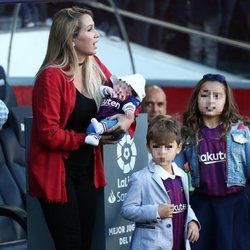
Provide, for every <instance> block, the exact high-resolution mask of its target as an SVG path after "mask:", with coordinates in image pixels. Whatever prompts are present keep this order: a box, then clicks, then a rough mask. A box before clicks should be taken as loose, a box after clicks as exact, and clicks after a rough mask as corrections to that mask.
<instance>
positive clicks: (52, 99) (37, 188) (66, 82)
mask: <svg viewBox="0 0 250 250" xmlns="http://www.w3.org/2000/svg"><path fill="white" fill-rule="evenodd" d="M96 60H97V62H98V64H99V65H100V67H101V69H102V71H103V72H104V74H105V75H106V77H107V79H109V78H110V76H111V73H110V72H109V70H108V69H107V68H106V67H105V66H104V65H103V64H102V63H101V62H100V60H99V59H98V58H97V57H96ZM75 100H76V88H75V86H74V84H73V82H72V81H71V80H70V78H69V77H67V76H66V75H65V74H63V73H62V71H61V70H59V69H57V68H48V69H45V70H44V71H43V72H42V73H41V74H40V75H39V76H38V78H37V80H36V82H35V85H34V89H33V100H32V104H33V122H32V131H31V140H30V149H29V152H28V178H29V181H28V183H29V190H28V192H29V194H30V195H32V196H35V197H39V198H45V199H46V200H47V201H51V202H67V194H66V188H65V168H64V161H63V158H67V157H68V155H69V152H70V151H73V150H76V149H78V148H79V146H81V145H82V144H84V141H85V136H86V135H85V134H84V133H75V132H74V131H68V130H65V129H64V128H65V126H66V123H67V121H68V118H69V116H70V114H71V112H72V111H73V109H74V105H75ZM86 108H87V107H86ZM94 157H95V159H94V162H95V164H94V184H95V187H96V188H99V187H103V186H105V185H106V181H105V176H104V167H103V162H102V154H101V148H100V146H98V147H94Z"/></svg>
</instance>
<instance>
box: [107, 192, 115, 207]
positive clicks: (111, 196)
mask: <svg viewBox="0 0 250 250" xmlns="http://www.w3.org/2000/svg"><path fill="white" fill-rule="evenodd" d="M108 201H109V203H111V204H112V203H114V202H115V201H116V197H115V195H114V192H113V190H112V189H111V191H110V195H109V197H108Z"/></svg>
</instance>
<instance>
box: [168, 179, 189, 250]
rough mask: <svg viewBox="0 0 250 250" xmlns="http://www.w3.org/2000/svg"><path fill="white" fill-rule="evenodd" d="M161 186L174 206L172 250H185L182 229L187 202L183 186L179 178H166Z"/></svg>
mask: <svg viewBox="0 0 250 250" xmlns="http://www.w3.org/2000/svg"><path fill="white" fill-rule="evenodd" d="M163 184H164V186H165V188H166V191H167V193H168V195H169V198H170V200H171V204H174V213H173V218H172V223H173V236H174V237H173V238H174V239H173V248H172V250H183V249H185V241H184V229H185V228H184V227H185V220H186V214H187V201H186V198H185V195H184V190H183V185H182V181H181V177H180V176H174V179H172V178H167V179H166V180H163Z"/></svg>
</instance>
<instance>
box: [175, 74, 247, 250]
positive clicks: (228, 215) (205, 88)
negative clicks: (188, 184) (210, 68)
mask: <svg viewBox="0 0 250 250" xmlns="http://www.w3.org/2000/svg"><path fill="white" fill-rule="evenodd" d="M182 133H183V136H184V138H185V148H184V151H183V155H182V156H184V157H183V158H182V160H183V159H185V160H186V161H187V162H188V164H189V166H190V169H191V176H192V185H193V187H195V191H194V193H193V195H192V198H191V204H192V207H193V209H194V211H195V213H196V215H197V218H198V220H199V221H200V223H201V232H200V239H199V241H198V242H196V243H194V244H193V246H192V249H194V250H197V249H199V250H222V249H225V250H247V249H250V231H249V218H248V198H247V196H246V193H245V185H246V180H247V178H249V175H250V134H249V129H248V127H247V126H246V121H245V122H244V120H243V118H242V117H241V116H240V115H239V113H238V110H237V108H236V105H235V101H234V98H233V94H232V90H231V88H230V87H229V85H228V83H227V81H226V79H225V77H224V76H222V75H214V74H207V75H204V76H203V78H202V79H201V80H200V81H199V82H198V84H197V85H196V87H195V89H194V91H193V93H192V95H191V98H190V101H189V105H188V108H187V111H186V112H185V113H184V115H183V128H182ZM179 161H180V158H179ZM177 162H178V160H177ZM183 163H184V162H182V164H183ZM179 166H181V165H180V162H179Z"/></svg>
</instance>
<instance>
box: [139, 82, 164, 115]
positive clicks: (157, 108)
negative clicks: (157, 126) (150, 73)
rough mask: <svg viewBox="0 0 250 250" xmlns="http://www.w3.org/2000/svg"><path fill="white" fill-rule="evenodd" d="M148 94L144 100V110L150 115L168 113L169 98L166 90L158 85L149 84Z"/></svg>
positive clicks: (147, 87)
mask: <svg viewBox="0 0 250 250" xmlns="http://www.w3.org/2000/svg"><path fill="white" fill-rule="evenodd" d="M145 92H146V96H145V98H144V99H143V102H142V112H144V113H148V116H149V117H152V116H155V115H165V114H166V113H167V98H166V95H165V92H164V91H163V90H162V89H161V88H160V87H158V86H157V85H147V86H146V88H145Z"/></svg>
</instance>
